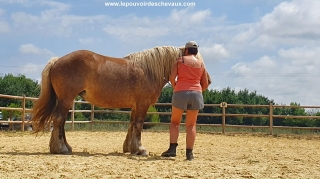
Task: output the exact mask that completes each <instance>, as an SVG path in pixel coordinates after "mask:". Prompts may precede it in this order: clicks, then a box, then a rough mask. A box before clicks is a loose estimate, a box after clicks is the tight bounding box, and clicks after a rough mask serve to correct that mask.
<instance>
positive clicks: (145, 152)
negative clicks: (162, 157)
mask: <svg viewBox="0 0 320 179" xmlns="http://www.w3.org/2000/svg"><path fill="white" fill-rule="evenodd" d="M137 155H141V156H143V157H146V156H148V152H147V150H146V149H145V148H144V147H143V146H140V147H139V151H138V153H137Z"/></svg>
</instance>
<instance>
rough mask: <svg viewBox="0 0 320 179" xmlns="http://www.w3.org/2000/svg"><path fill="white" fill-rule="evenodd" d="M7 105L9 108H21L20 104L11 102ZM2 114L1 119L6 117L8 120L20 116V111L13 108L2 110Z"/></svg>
mask: <svg viewBox="0 0 320 179" xmlns="http://www.w3.org/2000/svg"><path fill="white" fill-rule="evenodd" d="M7 107H9V108H21V105H18V104H14V103H11V104H10V105H8V106H7ZM2 115H3V119H8V118H9V119H10V120H13V119H17V118H21V112H20V111H15V110H3V111H2Z"/></svg>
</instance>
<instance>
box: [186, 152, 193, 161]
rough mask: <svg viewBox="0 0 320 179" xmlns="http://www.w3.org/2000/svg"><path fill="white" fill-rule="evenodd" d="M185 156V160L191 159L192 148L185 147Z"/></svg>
mask: <svg viewBox="0 0 320 179" xmlns="http://www.w3.org/2000/svg"><path fill="white" fill-rule="evenodd" d="M186 156H187V160H189V161H191V160H193V159H194V158H193V153H192V149H187V150H186Z"/></svg>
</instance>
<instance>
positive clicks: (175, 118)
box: [161, 106, 183, 157]
mask: <svg viewBox="0 0 320 179" xmlns="http://www.w3.org/2000/svg"><path fill="white" fill-rule="evenodd" d="M182 113H183V110H181V109H179V108H176V107H174V106H172V114H171V123H170V146H169V149H168V150H167V151H165V152H163V153H162V154H161V156H163V157H175V156H176V149H177V146H178V137H179V128H180V122H181V117H182Z"/></svg>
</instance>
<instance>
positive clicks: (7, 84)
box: [0, 74, 40, 108]
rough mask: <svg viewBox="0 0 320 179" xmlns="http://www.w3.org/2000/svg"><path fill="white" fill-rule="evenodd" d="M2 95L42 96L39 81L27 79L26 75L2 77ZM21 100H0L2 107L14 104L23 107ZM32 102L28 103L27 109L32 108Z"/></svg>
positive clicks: (0, 89)
mask: <svg viewBox="0 0 320 179" xmlns="http://www.w3.org/2000/svg"><path fill="white" fill-rule="evenodd" d="M0 94H7V95H15V96H23V95H25V96H27V97H38V96H39V94H40V85H39V84H38V82H37V81H34V80H31V79H29V78H26V77H25V76H24V75H18V76H13V75H12V74H7V75H5V76H4V77H0ZM21 102H22V101H21V100H15V99H4V98H0V106H9V105H10V104H12V103H14V104H17V105H20V106H21ZM32 105H33V104H32V101H30V100H27V101H26V107H27V108H30V107H32Z"/></svg>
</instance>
